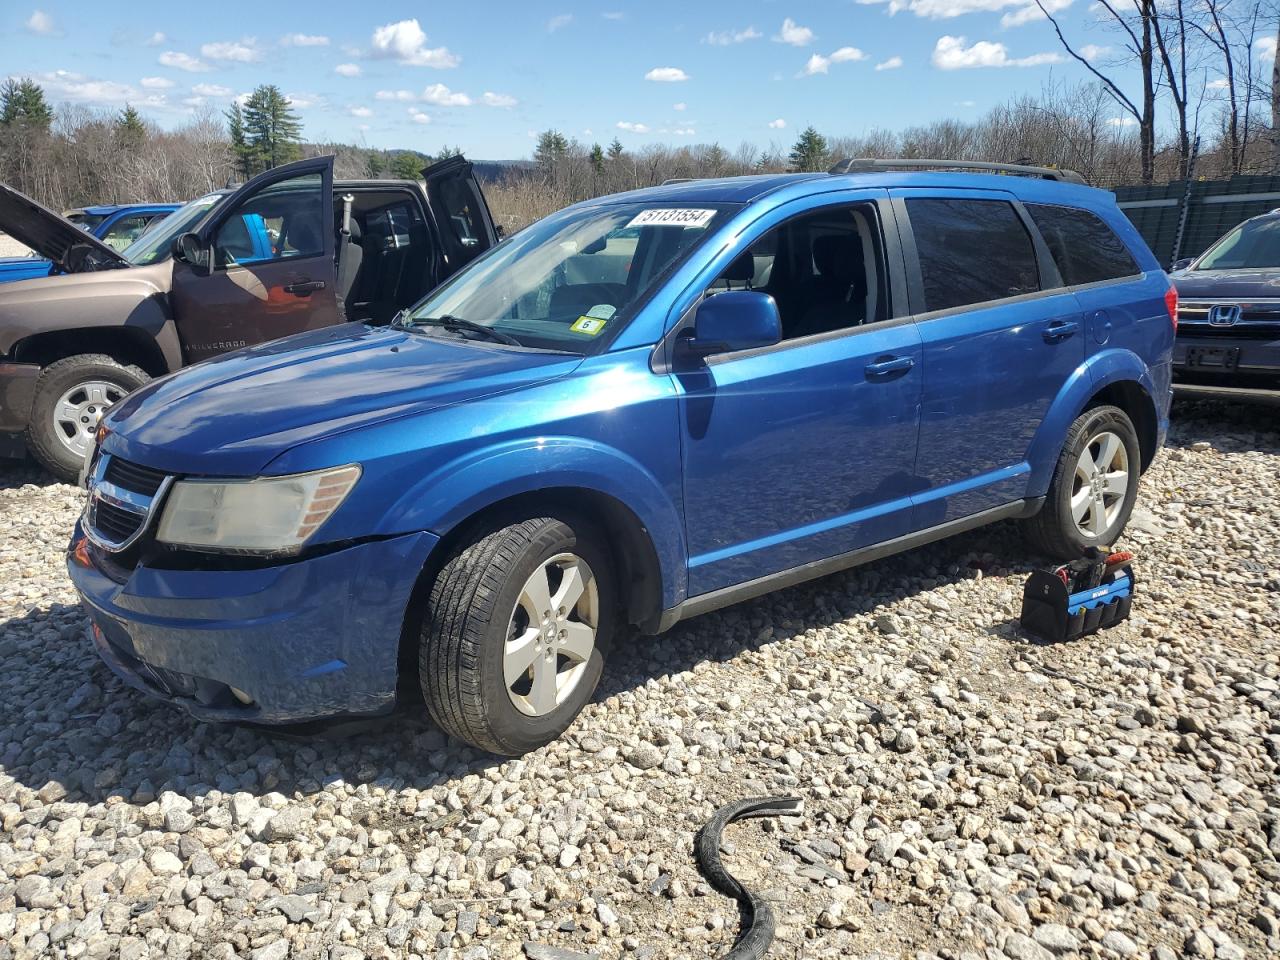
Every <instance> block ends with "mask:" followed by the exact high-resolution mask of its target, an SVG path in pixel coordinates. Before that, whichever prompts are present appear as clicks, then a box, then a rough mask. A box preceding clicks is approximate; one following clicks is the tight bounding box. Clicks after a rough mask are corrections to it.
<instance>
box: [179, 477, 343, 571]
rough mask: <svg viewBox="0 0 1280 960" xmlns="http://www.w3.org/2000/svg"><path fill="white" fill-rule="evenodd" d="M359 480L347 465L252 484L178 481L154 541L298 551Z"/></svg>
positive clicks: (232, 550)
mask: <svg viewBox="0 0 1280 960" xmlns="http://www.w3.org/2000/svg"><path fill="white" fill-rule="evenodd" d="M359 479H360V467H359V466H358V465H356V464H349V465H347V466H345V467H335V468H333V469H331V470H317V471H316V472H315V473H299V474H294V475H293V476H289V477H264V478H260V479H257V480H179V481H178V482H176V483H175V484H174V485H173V486H172V487H171V488H170V490H169V496H168V498H167V500H166V501H165V507H164V514H163V515H162V516H161V518H160V529H159V530H158V531H157V532H156V539H157V540H160V541H161V542H163V543H169V544H173V545H175V546H182V547H191V548H193V549H196V550H211V551H215V552H218V553H250V554H268V553H294V552H296V551H298V550H301V549H302V547H303V546H304V545H305V544H306V542H307V540H308V539H309V538H310V537H311V535H312V534H313V533H315V532H316V530H318V529H319V528H320V525H321V524H322V523H324V522H325V521H326V520H328V519H329V517H330V516H331V515H332V514H333V512H334V511H335V510H337V509H338V507H339V506H340V505H341V504H342V501H343V500H345V499H346V498H347V494H349V493H350V492H351V488H352V487H354V486H355V484H356V481H357V480H359Z"/></svg>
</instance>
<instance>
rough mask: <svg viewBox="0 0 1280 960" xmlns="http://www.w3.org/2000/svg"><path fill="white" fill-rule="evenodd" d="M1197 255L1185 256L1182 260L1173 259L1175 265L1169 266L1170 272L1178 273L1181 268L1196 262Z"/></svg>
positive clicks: (1183, 268)
mask: <svg viewBox="0 0 1280 960" xmlns="http://www.w3.org/2000/svg"><path fill="white" fill-rule="evenodd" d="M1195 261H1196V258H1195V257H1183V258H1182V259H1181V260H1175V261H1173V266H1171V267H1170V268H1169V272H1170V273H1177V272H1178V271H1179V270H1185V269H1187V267H1189V266H1191V264H1193V263H1195Z"/></svg>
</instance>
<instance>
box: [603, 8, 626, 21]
mask: <svg viewBox="0 0 1280 960" xmlns="http://www.w3.org/2000/svg"><path fill="white" fill-rule="evenodd" d="M600 16H602V17H604V18H605V19H606V20H625V19H626V18H627V15H626V14H625V13H623V12H622V11H621V10H608V11H606V12H605V13H602V14H600Z"/></svg>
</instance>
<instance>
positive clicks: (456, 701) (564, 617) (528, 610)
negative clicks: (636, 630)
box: [418, 517, 619, 756]
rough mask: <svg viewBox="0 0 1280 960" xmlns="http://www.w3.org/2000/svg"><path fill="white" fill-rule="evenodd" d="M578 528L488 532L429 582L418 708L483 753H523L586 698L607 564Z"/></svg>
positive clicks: (606, 608) (612, 615) (607, 594)
mask: <svg viewBox="0 0 1280 960" xmlns="http://www.w3.org/2000/svg"><path fill="white" fill-rule="evenodd" d="M601 542H602V541H601V540H600V538H599V537H598V536H597V535H596V534H595V533H594V532H593V531H591V530H590V529H589V528H587V527H586V526H585V525H582V524H579V523H576V522H572V523H571V522H565V521H563V520H558V519H555V518H552V517H537V518H533V519H529V520H523V521H520V522H518V523H513V524H511V525H510V526H505V527H502V528H500V529H497V530H493V531H492V532H490V533H488V534H487V535H485V536H482V537H480V538H479V539H477V540H475V541H473V542H471V543H470V544H468V545H466V546H464V547H463V548H461V549H460V550H458V551H457V552H456V553H454V555H453V556H452V557H451V558H450V559H449V561H448V562H447V563H445V565H444V567H443V568H442V569H441V570H440V572H439V574H438V575H437V576H436V578H435V582H434V583H433V584H432V587H431V592H430V597H429V600H428V603H429V607H428V609H427V612H426V617H425V620H424V623H423V628H422V635H421V638H420V642H419V650H418V672H419V677H420V681H421V684H422V693H423V697H424V698H425V700H426V702H427V709H428V710H429V711H430V713H431V716H432V719H434V720H435V722H436V723H437V724H439V726H440V727H441V728H442V729H444V731H445V732H447V733H449V734H452V735H453V736H455V737H457V738H459V739H461V740H465V741H466V742H468V743H470V744H472V745H473V746H476V747H479V748H481V749H483V750H488V751H490V752H491V753H497V754H503V755H506V756H517V755H519V754H523V753H528V752H529V751H530V750H534V749H536V748H537V747H540V746H542V745H543V744H545V743H548V742H550V741H551V740H554V739H555V738H556V737H558V736H559V735H560V734H561V733H563V732H564V731H565V730H566V729H567V728H568V726H569V724H570V723H572V722H573V719H574V718H575V717H576V716H577V715H578V712H579V711H580V710H581V709H582V708H583V707H584V706H585V705H586V704H587V702H588V701H589V700H590V699H591V694H592V693H593V692H594V691H595V688H596V684H597V683H598V682H599V680H600V674H601V672H602V670H603V667H604V657H605V655H606V653H607V652H608V649H609V645H610V643H611V641H612V639H613V632H614V629H615V625H616V624H617V622H618V620H619V617H618V609H617V605H616V604H617V600H616V592H615V586H614V579H613V565H612V563H611V561H610V557H609V554H608V553H607V551H605V550H604V549H603V547H602V546H599V544H600V543H601Z"/></svg>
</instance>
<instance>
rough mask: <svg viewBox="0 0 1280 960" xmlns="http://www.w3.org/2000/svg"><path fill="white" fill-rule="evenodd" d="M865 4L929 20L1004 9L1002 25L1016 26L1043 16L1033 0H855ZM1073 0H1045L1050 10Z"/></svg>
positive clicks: (1063, 8)
mask: <svg viewBox="0 0 1280 960" xmlns="http://www.w3.org/2000/svg"><path fill="white" fill-rule="evenodd" d="M857 2H858V3H860V4H862V5H864V6H880V5H883V6H885V7H886V9H887V12H888V13H889V15H890V16H892V15H893V14H896V13H901V12H903V11H906V12H908V13H914V14H915V15H916V16H917V17H922V18H925V19H928V20H951V19H953V18H955V17H962V16H965V15H966V14H970V13H995V12H997V11H1001V10H1003V11H1007V12H1006V13H1005V14H1004V16H1003V17H1001V19H1000V25H1001V26H1003V27H1017V26H1021V25H1022V24H1024V23H1033V22H1035V21H1036V20H1043V19H1044V14H1043V13H1041V12H1040V8H1039V6H1037V5H1036V3H1035V0H857ZM1071 3H1072V0H1044V5H1045V6H1046V7H1047V8H1048V9H1049V12H1050V13H1057V12H1058V11H1060V10H1065V9H1066V8H1067V7H1069V6H1071Z"/></svg>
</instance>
